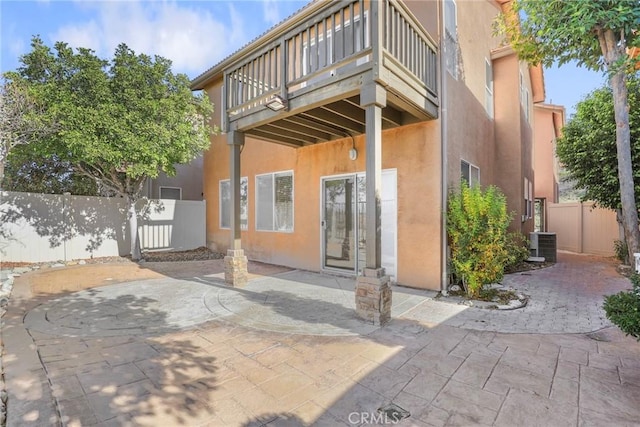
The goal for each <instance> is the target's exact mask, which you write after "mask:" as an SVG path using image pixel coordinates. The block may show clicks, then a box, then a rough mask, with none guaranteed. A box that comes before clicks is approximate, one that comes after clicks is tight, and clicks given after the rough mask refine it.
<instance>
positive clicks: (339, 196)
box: [322, 169, 397, 279]
mask: <svg viewBox="0 0 640 427" xmlns="http://www.w3.org/2000/svg"><path fill="white" fill-rule="evenodd" d="M396 182H397V178H396V171H395V169H390V170H385V171H383V172H382V195H381V196H382V197H381V204H382V206H381V208H382V224H381V226H382V230H381V238H382V242H381V246H382V248H381V249H382V254H381V255H382V260H381V261H382V266H383V267H384V268H385V270H386V272H387V274H388V275H390V276H391V277H392V278H394V279H395V276H396V251H397V241H396V233H397V202H396ZM366 189H367V180H366V176H365V174H364V173H359V174H354V175H347V176H338V177H329V178H324V179H323V180H322V215H323V217H322V236H323V237H322V257H323V266H322V267H323V268H327V269H333V270H335V269H338V270H341V271H344V272H349V273H359V272H360V270H362V268H364V266H365V265H366V244H367V236H366V212H367V194H366V193H367V192H366Z"/></svg>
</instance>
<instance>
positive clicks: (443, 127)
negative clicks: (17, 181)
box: [438, 0, 449, 295]
mask: <svg viewBox="0 0 640 427" xmlns="http://www.w3.org/2000/svg"><path fill="white" fill-rule="evenodd" d="M438 6H439V7H440V19H439V22H438V31H439V32H440V58H439V59H440V97H439V98H440V168H441V178H440V184H441V190H440V191H441V199H442V200H441V203H442V204H441V206H442V215H441V216H440V217H441V218H442V224H441V227H440V239H441V241H440V247H441V251H442V254H441V263H442V265H441V269H442V277H441V279H440V292H442V294H443V295H446V294H447V284H448V281H449V276H448V274H447V267H448V263H447V257H448V253H447V195H448V192H449V188H448V185H447V181H448V180H447V147H448V144H447V142H448V141H447V138H448V137H449V134H448V132H447V124H448V120H447V116H448V114H447V103H446V95H447V74H446V73H447V70H446V66H445V61H444V58H443V55H444V54H445V53H444V50H445V37H446V35H445V33H444V22H445V16H444V9H445V8H444V0H442V1H440V2H438Z"/></svg>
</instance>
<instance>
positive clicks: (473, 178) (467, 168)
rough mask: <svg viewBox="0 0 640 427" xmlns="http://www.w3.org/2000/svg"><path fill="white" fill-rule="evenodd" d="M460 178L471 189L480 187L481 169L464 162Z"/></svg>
mask: <svg viewBox="0 0 640 427" xmlns="http://www.w3.org/2000/svg"><path fill="white" fill-rule="evenodd" d="M460 176H461V177H462V179H463V180H464V181H465V182H466V183H467V184H469V187H473V186H475V185H480V168H479V167H477V166H475V165H472V164H471V163H469V162H466V161H464V160H461V161H460Z"/></svg>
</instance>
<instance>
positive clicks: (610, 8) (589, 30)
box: [499, 0, 640, 258]
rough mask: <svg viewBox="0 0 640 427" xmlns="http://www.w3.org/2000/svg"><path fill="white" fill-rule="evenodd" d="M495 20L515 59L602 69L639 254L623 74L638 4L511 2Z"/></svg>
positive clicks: (624, 201)
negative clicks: (512, 48) (573, 62)
mask: <svg viewBox="0 0 640 427" xmlns="http://www.w3.org/2000/svg"><path fill="white" fill-rule="evenodd" d="M520 18H522V19H520ZM499 23H500V25H499V28H500V29H501V30H502V31H503V32H504V33H505V34H506V35H507V38H508V41H509V42H510V43H511V45H512V46H513V47H514V49H515V50H516V52H517V53H518V55H519V57H520V58H521V59H523V60H525V61H527V62H529V63H534V64H538V63H542V64H543V65H544V66H550V65H552V64H554V63H555V62H557V63H559V64H560V65H562V64H564V63H567V62H569V61H576V62H577V63H578V64H579V65H581V66H585V67H587V68H589V69H592V70H597V71H605V72H606V73H607V75H608V77H609V84H610V86H611V92H612V94H613V105H614V120H615V130H616V152H617V162H618V178H619V183H620V203H621V208H622V223H623V228H624V233H625V240H626V241H627V245H628V248H629V254H630V257H631V258H633V256H632V254H633V252H640V230H639V229H638V210H637V208H636V203H635V193H634V181H633V167H632V162H631V142H630V141H631V136H630V129H629V103H628V96H627V75H628V73H630V72H631V70H633V69H634V68H635V64H636V60H635V59H634V58H631V57H630V55H628V51H627V49H628V48H629V47H631V46H638V45H639V44H640V33H639V32H638V31H637V30H638V29H640V2H638V0H598V1H593V0H571V1H565V0H544V1H541V0H513V1H512V2H511V5H507V7H506V12H505V13H504V14H502V15H501V19H500V21H499ZM568 83H569V82H568Z"/></svg>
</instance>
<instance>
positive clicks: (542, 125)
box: [533, 104, 565, 231]
mask: <svg viewBox="0 0 640 427" xmlns="http://www.w3.org/2000/svg"><path fill="white" fill-rule="evenodd" d="M533 111H534V122H535V132H534V134H535V143H534V149H533V151H534V156H533V158H534V163H533V164H534V169H535V171H536V187H535V190H534V196H535V199H536V203H537V204H538V212H539V215H540V217H539V219H537V221H538V223H539V227H538V228H539V231H547V222H548V221H547V213H548V209H547V208H548V206H549V203H558V201H559V197H560V194H559V185H558V184H559V179H560V178H559V176H558V173H559V165H558V158H557V157H556V139H557V138H559V137H560V136H561V135H562V128H563V127H564V123H565V109H564V107H562V106H560V105H552V104H536V105H535V106H534V109H533Z"/></svg>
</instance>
